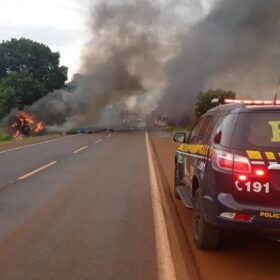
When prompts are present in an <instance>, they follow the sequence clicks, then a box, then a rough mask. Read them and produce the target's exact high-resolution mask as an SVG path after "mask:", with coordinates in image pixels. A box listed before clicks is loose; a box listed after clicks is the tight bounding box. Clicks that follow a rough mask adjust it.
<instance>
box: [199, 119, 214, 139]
mask: <svg viewBox="0 0 280 280" xmlns="http://www.w3.org/2000/svg"><path fill="white" fill-rule="evenodd" d="M211 124H213V117H212V116H207V117H206V118H205V121H204V123H203V125H202V127H201V130H200V132H199V136H198V142H199V143H205V142H206V140H207V138H209V128H210V127H211ZM207 136H208V137H207Z"/></svg>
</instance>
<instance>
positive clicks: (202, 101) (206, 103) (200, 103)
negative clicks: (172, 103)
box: [167, 89, 236, 135]
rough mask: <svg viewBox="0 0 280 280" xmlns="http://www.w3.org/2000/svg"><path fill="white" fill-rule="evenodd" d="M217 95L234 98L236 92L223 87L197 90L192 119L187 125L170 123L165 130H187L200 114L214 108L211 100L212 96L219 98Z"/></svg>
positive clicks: (173, 132)
mask: <svg viewBox="0 0 280 280" xmlns="http://www.w3.org/2000/svg"><path fill="white" fill-rule="evenodd" d="M219 97H224V98H230V99H235V98H236V93H235V92H234V91H230V90H223V89H215V90H214V89H209V90H207V91H201V92H199V93H198V95H197V102H196V104H195V112H194V117H192V121H190V123H189V125H187V126H177V125H171V126H168V128H167V131H168V132H169V133H171V134H172V135H174V134H175V133H179V132H189V131H190V129H191V127H192V125H193V124H194V122H196V120H197V119H198V118H199V117H200V116H202V115H203V114H205V113H206V112H207V111H208V110H210V109H211V108H214V107H216V106H217V105H218V104H215V103H212V100H213V99H214V98H219Z"/></svg>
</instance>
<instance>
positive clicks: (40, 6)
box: [0, 0, 92, 78]
mask: <svg viewBox="0 0 280 280" xmlns="http://www.w3.org/2000/svg"><path fill="white" fill-rule="evenodd" d="M91 2H92V0H47V1H43V0H0V5H1V6H0V7H1V8H0V41H2V40H10V39H11V38H13V37H14V38H20V37H26V38H30V39H32V40H35V41H38V42H41V43H45V44H47V45H48V46H50V47H51V49H52V50H53V51H59V52H60V53H61V63H62V64H64V65H66V66H68V67H69V74H70V75H69V78H70V77H71V75H72V74H73V73H75V71H77V70H78V68H79V58H80V50H81V48H82V46H83V45H84V43H85V42H86V41H87V40H88V39H89V38H90V37H89V35H90V34H89V32H88V30H87V20H88V18H89V17H88V15H89V12H90V9H89V7H90V3H91Z"/></svg>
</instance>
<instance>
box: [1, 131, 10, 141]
mask: <svg viewBox="0 0 280 280" xmlns="http://www.w3.org/2000/svg"><path fill="white" fill-rule="evenodd" d="M11 140H12V138H11V137H10V136H9V135H7V134H4V133H0V143H6V142H9V141H11Z"/></svg>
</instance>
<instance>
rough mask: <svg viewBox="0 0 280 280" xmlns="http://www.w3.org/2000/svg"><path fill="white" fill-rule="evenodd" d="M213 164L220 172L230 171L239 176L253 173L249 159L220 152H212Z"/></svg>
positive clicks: (215, 150) (214, 150) (216, 150)
mask: <svg viewBox="0 0 280 280" xmlns="http://www.w3.org/2000/svg"><path fill="white" fill-rule="evenodd" d="M211 163H212V166H213V168H214V169H216V170H220V171H229V172H233V173H238V174H240V173H241V174H249V173H251V164H250V161H249V160H248V158H246V157H242V156H239V155H235V154H232V153H228V152H225V151H220V150H218V149H213V150H212V155H211Z"/></svg>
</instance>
